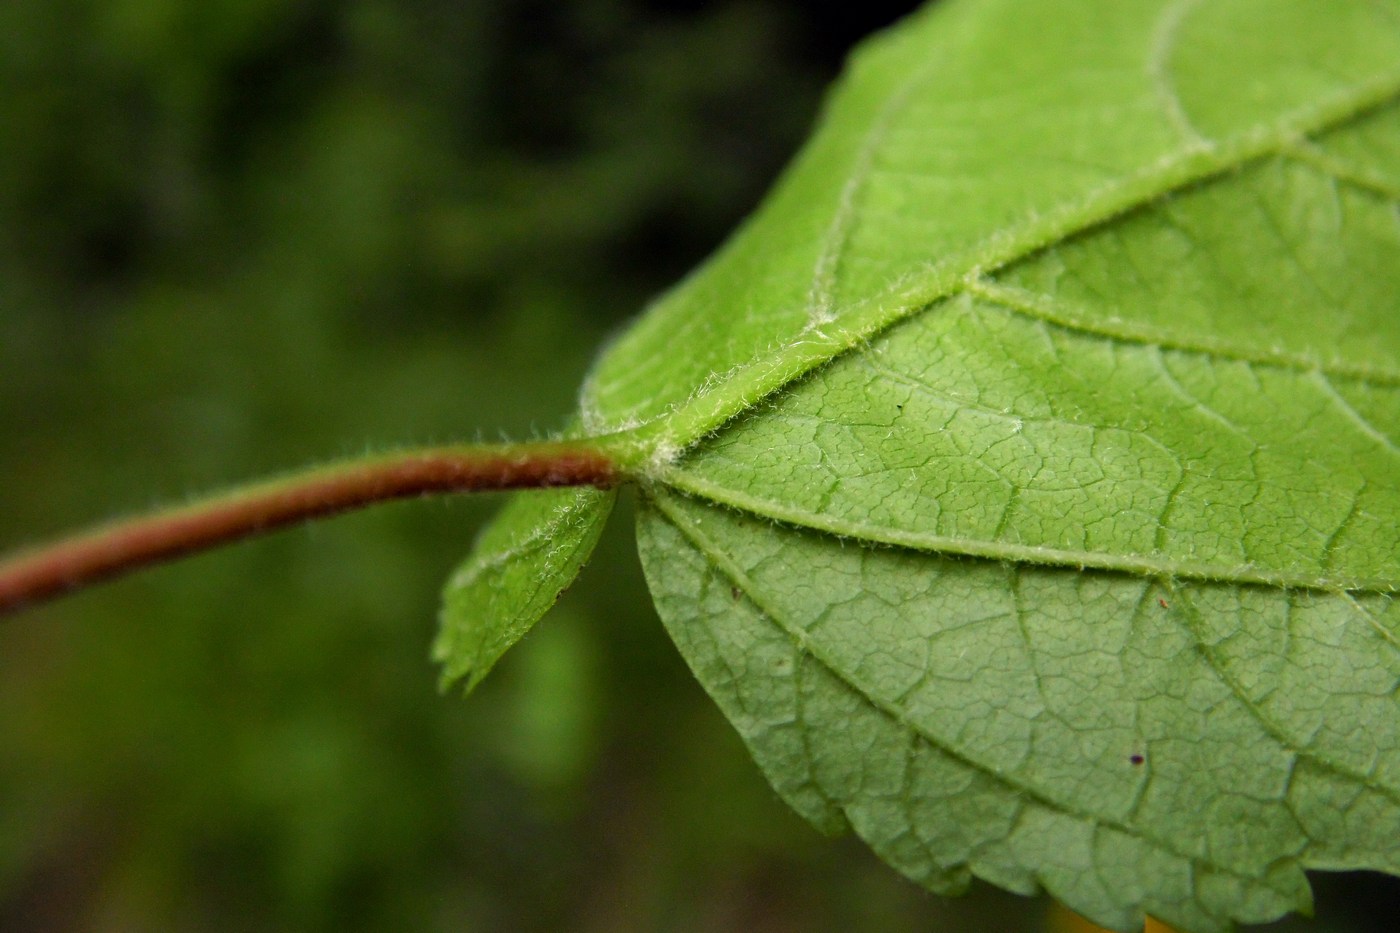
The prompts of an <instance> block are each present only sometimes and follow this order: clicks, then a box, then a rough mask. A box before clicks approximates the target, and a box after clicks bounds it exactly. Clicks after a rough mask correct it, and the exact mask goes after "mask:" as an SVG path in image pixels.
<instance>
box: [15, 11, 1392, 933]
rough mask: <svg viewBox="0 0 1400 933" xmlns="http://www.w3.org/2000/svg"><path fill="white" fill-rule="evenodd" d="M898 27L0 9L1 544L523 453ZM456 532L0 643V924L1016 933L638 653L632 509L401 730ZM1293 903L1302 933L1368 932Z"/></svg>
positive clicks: (442, 504) (136, 591) (89, 611)
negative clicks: (357, 471)
mask: <svg viewBox="0 0 1400 933" xmlns="http://www.w3.org/2000/svg"><path fill="white" fill-rule="evenodd" d="M913 5H914V4H913V3H908V2H906V3H878V2H872V3H865V4H860V5H852V7H854V8H850V7H847V6H846V5H833V6H839V8H838V9H833V10H829V11H825V12H824V13H823V14H822V15H820V16H817V15H814V13H813V11H811V10H810V9H808V5H806V4H802V3H797V2H758V0H749V2H720V3H669V4H668V3H645V2H635V0H634V2H623V0H572V2H567V3H545V2H508V0H466V2H448V0H398V2H390V0H334V2H333V0H295V2H289V0H201V2H192V0H5V2H4V3H3V4H0V547H4V548H8V547H11V546H16V545H19V544H21V543H24V542H27V541H32V540H33V539H36V538H39V537H43V536H47V535H50V534H53V533H57V532H59V531H61V530H64V529H67V528H70V527H72V526H75V525H80V524H84V523H88V522H91V521H92V520H94V519H98V518H104V517H108V516H111V515H114V514H118V513H122V512H126V511H131V510H136V509H142V508H144V507H147V506H149V505H152V504H155V503H159V502H170V501H178V500H180V499H181V498H182V497H183V496H186V495H189V494H191V493H195V492H200V491H205V490H208V489H210V488H213V487H217V486H220V485H223V484H227V483H230V482H234V481H238V480H241V479H245V478H250V477H256V476H261V475H264V474H266V473H269V472H274V471H277V470H280V469H285V468H288V467H294V466H299V465H303V464H307V463H310V462H314V461H316V460H318V459H323V458H326V457H330V456H336V455H341V454H353V453H356V452H360V451H364V450H367V449H373V448H382V447H387V446H393V445H398V444H416V443H435V442H447V441H454V440H469V439H477V438H484V439H494V438H497V437H499V436H502V435H504V436H509V437H512V438H524V437H532V436H538V435H540V434H542V433H543V432H546V431H548V430H551V429H554V428H557V427H559V426H561V425H562V424H563V423H564V421H565V419H566V418H567V416H568V415H569V413H570V411H571V409H572V407H573V399H574V393H575V391H576V387H577V385H578V384H579V382H580V380H581V379H582V377H583V374H584V372H585V371H586V369H587V366H588V364H589V361H590V359H591V357H592V355H593V353H594V351H595V348H596V347H597V346H598V345H599V344H600V343H602V342H603V341H605V340H606V339H607V338H608V335H609V334H610V333H612V332H614V331H615V330H616V329H617V328H619V327H620V326H622V325H623V324H624V322H625V321H626V320H627V319H628V318H630V317H631V316H632V315H634V314H635V313H637V312H638V311H639V310H640V309H641V307H642V306H643V305H644V304H645V302H646V301H647V299H648V298H649V297H650V296H653V295H654V294H656V293H657V292H659V291H660V290H662V289H663V288H665V287H666V286H667V285H668V284H669V283H671V282H673V281H674V280H675V279H677V278H678V277H679V276H681V275H682V274H684V272H685V271H686V270H687V269H689V268H690V267H692V266H693V265H694V264H695V263H697V262H698V261H699V260H700V259H702V258H703V257H704V255H705V254H706V253H708V252H709V251H710V250H711V249H713V247H714V246H715V245H716V244H717V243H718V242H719V241H720V240H721V239H722V238H723V237H724V235H725V234H726V233H727V231H728V230H729V229H731V228H732V227H733V226H734V224H735V223H737V222H738V220H739V219H740V218H742V217H743V215H744V214H745V213H747V212H748V211H749V210H750V209H751V208H752V207H753V205H754V204H755V203H756V202H757V200H758V199H759V198H760V197H761V195H762V193H763V191H764V189H765V188H766V186H767V185H768V184H769V183H770V182H771V180H772V178H773V177H774V175H775V174H776V173H777V171H778V170H779V169H780V168H781V166H782V164H783V163H784V161H785V160H786V159H787V158H788V156H789V155H790V154H791V152H792V151H794V150H795V148H796V147H797V146H798V145H799V144H800V141H801V139H802V137H803V136H804V134H805V132H806V130H807V128H808V126H809V124H810V123H811V121H812V119H813V117H814V114H815V112H816V108H817V104H818V101H819V99H820V95H821V91H822V89H823V88H824V87H825V85H826V84H827V83H828V82H829V81H830V80H831V79H832V78H833V77H834V75H835V74H836V72H837V70H838V68H839V65H840V62H841V59H842V57H843V56H844V54H845V51H846V50H847V49H848V48H849V46H850V45H851V44H852V43H854V42H855V41H857V40H858V39H859V38H860V37H861V36H863V35H864V34H866V33H868V32H869V31H871V30H872V29H875V28H878V27H880V26H882V25H884V24H886V23H888V22H890V21H891V20H893V19H895V18H896V17H897V16H898V15H900V14H901V13H903V12H905V11H907V10H908V9H909V8H911V7H912V6H913ZM496 504H497V502H495V501H493V500H492V499H491V498H490V497H482V498H479V499H476V500H470V501H469V500H464V499H456V500H433V501H427V502H422V503H409V504H399V505H392V506H386V507H381V508H379V509H377V510H374V511H372V512H369V513H365V514H360V515H355V516H351V517H347V518H342V519H338V520H336V521H334V522H332V523H328V524H323V525H319V526H315V527H312V528H308V529H301V530H296V531H291V532H285V533H282V534H279V535H276V536H274V537H272V538H269V539H265V540H262V541H259V542H256V543H252V544H246V545H240V546H237V547H234V548H231V549H228V550H227V551H225V552H222V553H217V554H211V555H206V556H202V557H198V558H195V559H192V560H188V561H186V562H183V563H180V564H178V565H175V566H171V567H166V568H162V569H159V570H155V571H151V572H147V573H143V574H141V575H138V576H137V577H135V578H133V579H129V580H126V581H123V582H120V583H116V584H113V585H109V586H106V587H104V588H101V589H98V590H95V591H92V592H89V593H85V594H82V595H79V596H76V597H74V598H71V599H69V600H67V601H64V602H60V603H57V604H54V605H52V606H49V607H46V608H43V609H40V610H36V611H32V612H30V613H28V614H26V615H24V616H21V617H18V618H15V619H13V620H9V621H8V622H6V623H5V624H4V625H3V627H0V929H3V930H24V931H28V930H35V931H49V930H52V931H60V930H103V931H106V930H112V931H116V930H142V931H147V930H151V931H155V930H283V929H285V930H387V929H415V930H475V929H481V930H557V929H570V930H620V929H627V930H695V931H707V930H715V931H719V930H738V929H744V930H772V931H780V930H781V931H786V930H792V931H799V930H852V929H861V930H881V931H884V930H915V929H922V930H944V929H946V930H964V929H966V930H1034V929H1040V928H1042V927H1043V926H1044V924H1045V922H1046V921H1045V916H1046V905H1045V904H1044V903H1043V902H1041V901H1027V900H1024V899H1020V898H1014V897H1011V896H1009V895H1003V894H999V893H997V892H992V891H989V890H987V889H985V888H977V889H975V890H974V893H973V895H972V896H971V897H969V898H966V899H963V900H959V901H944V900H941V899H938V898H934V897H931V896H928V895H926V894H924V893H923V892H921V891H919V890H918V889H916V888H915V887H914V886H913V885H910V884H908V883H906V882H904V881H903V880H901V879H900V878H899V877H897V876H896V875H895V874H894V873H893V872H891V871H889V870H888V869H886V868H884V867H883V866H882V865H880V863H878V861H876V860H875V858H874V857H873V856H872V855H870V854H869V853H868V852H867V851H866V850H865V849H864V848H863V847H862V846H861V845H860V844H858V843H856V842H854V841H852V840H849V839H846V840H838V841H832V840H827V839H824V838H822V837H820V836H819V835H817V833H816V832H815V831H813V830H811V829H810V828H809V827H807V826H806V825H805V824H804V823H802V822H801V821H800V820H799V819H798V818H797V817H795V816H793V815H792V814H790V813H789V812H788V811H787V809H786V808H785V807H784V806H783V805H782V803H781V802H780V801H779V800H778V799H777V798H776V796H775V795H774V794H773V792H772V791H771V790H769V789H768V787H767V786H766V784H765V783H764V782H763V780H762V778H761V777H760V776H759V774H758V772H757V770H756V769H755V768H754V767H753V766H752V764H751V763H750V762H749V760H748V758H747V755H746V754H745V752H744V750H743V748H742V746H741V745H740V743H739V742H738V740H737V738H736V737H735V736H734V735H733V734H732V733H731V731H730V730H729V728H728V726H727V725H726V724H725V723H724V722H723V720H722V718H721V717H720V715H719V713H718V711H717V710H715V709H714V707H713V706H712V705H711V704H710V703H709V701H708V700H707V699H706V698H705V696H704V695H703V693H702V692H701V691H700V689H699V688H698V686H696V684H695V683H694V681H693V680H692V679H691V678H690V675H689V674H688V672H687V671H686V669H685V667H684V665H683V663H682V662H681V661H680V660H679V658H678V656H677V655H676V653H675V651H674V650H673V649H672V648H671V646H670V645H669V643H668V642H667V641H666V640H665V636H664V633H663V632H662V630H661V628H660V626H659V624H658V623H657V621H656V619H655V618H654V615H653V611H652V609H651V605H650V602H649V600H648V598H647V596H646V594H645V591H644V587H643V584H642V581H641V577H640V572H639V570H638V567H637V563H636V559H635V556H634V554H633V552H632V544H631V530H630V527H629V522H628V520H627V518H628V516H627V515H626V514H625V513H626V511H627V509H625V508H624V509H623V514H619V515H617V516H615V517H614V521H613V523H612V527H611V528H610V531H609V534H608V536H607V537H606V538H605V540H604V543H603V545H602V547H601V548H600V551H599V554H598V555H597V556H596V557H595V559H594V561H593V563H592V565H591V566H590V567H589V568H588V570H587V571H586V572H585V575H584V577H583V579H582V580H581V581H580V582H579V583H578V584H577V585H576V586H575V587H574V588H573V589H572V590H571V591H570V592H569V594H568V595H567V596H566V598H565V599H564V601H563V602H562V603H561V605H560V606H559V608H558V609H557V610H556V611H555V612H554V613H553V614H551V615H550V616H549V617H548V618H547V619H546V620H545V622H544V623H542V624H541V625H540V627H539V628H538V629H536V631H535V632H534V633H532V635H531V636H530V637H529V638H527V639H526V640H525V642H523V643H522V645H521V646H519V647H518V648H517V649H516V650H515V651H514V652H512V653H511V654H510V655H508V656H507V658H506V659H505V660H504V661H503V662H502V663H501V665H500V666H499V667H498V668H497V669H496V671H495V672H494V673H493V674H492V676H491V677H490V678H489V679H488V680H487V682H486V683H485V684H484V685H483V686H482V688H481V689H480V690H479V691H478V692H477V693H476V694H475V695H473V696H472V697H471V698H470V699H469V700H467V701H463V700H461V699H460V698H459V697H457V696H455V695H454V696H447V697H444V696H440V695H439V694H438V692H437V689H436V672H435V671H434V670H433V668H432V666H431V665H430V664H429V662H428V660H427V657H428V646H429V643H430V641H431V639H432V635H433V630H434V625H435V618H434V617H435V613H436V600H437V592H438V588H439V586H440V585H441V582H442V581H443V580H444V579H445V578H446V576H447V574H448V572H449V571H450V569H451V567H452V566H453V565H454V564H455V563H456V562H457V561H458V560H459V559H460V558H461V557H462V556H463V555H464V554H465V552H466V551H467V549H468V548H469V546H470V544H471V541H472V539H473V537H474V535H475V534H476V532H477V530H478V529H479V528H480V527H481V524H482V522H483V521H484V520H485V518H486V516H488V515H489V513H490V510H491V509H492V508H494V507H495V505H496ZM1367 892H1371V893H1370V894H1369V895H1368V893H1367ZM1322 893H1323V894H1324V902H1323V905H1322V908H1321V910H1322V913H1323V916H1324V917H1325V918H1327V921H1328V923H1327V924H1326V925H1325V926H1317V927H1314V929H1335V930H1364V929H1371V928H1370V927H1367V926H1366V925H1365V922H1364V921H1363V920H1362V919H1360V918H1361V916H1362V914H1363V913H1364V911H1361V909H1360V908H1357V909H1356V910H1351V909H1350V908H1349V907H1348V906H1347V905H1348V904H1358V903H1360V902H1361V901H1362V900H1364V898H1365V897H1367V896H1372V897H1377V898H1384V897H1387V896H1392V895H1388V894H1387V893H1386V889H1385V888H1384V887H1383V886H1380V885H1378V884H1376V883H1374V882H1368V881H1366V880H1365V879H1364V878H1363V879H1361V880H1359V881H1357V880H1352V881H1349V882H1345V883H1343V884H1342V885H1340V886H1339V885H1338V884H1337V883H1329V884H1327V885H1325V886H1324V888H1323V891H1322ZM1334 902H1335V903H1334ZM1392 903H1393V902H1392ZM1353 914H1354V915H1355V916H1353ZM1375 929H1380V927H1376V928H1375Z"/></svg>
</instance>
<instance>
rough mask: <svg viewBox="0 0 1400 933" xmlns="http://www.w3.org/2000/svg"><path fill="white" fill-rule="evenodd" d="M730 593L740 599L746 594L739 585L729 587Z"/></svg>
mask: <svg viewBox="0 0 1400 933" xmlns="http://www.w3.org/2000/svg"><path fill="white" fill-rule="evenodd" d="M729 595H730V596H733V597H734V598H735V599H738V598H739V597H740V596H743V595H744V594H743V592H742V591H741V590H740V589H739V588H738V587H737V586H731V587H730V588H729Z"/></svg>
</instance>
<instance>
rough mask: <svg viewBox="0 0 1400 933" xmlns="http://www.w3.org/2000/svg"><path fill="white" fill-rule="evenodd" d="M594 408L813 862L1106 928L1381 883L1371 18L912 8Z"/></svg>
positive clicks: (610, 371) (1389, 268) (672, 300)
mask: <svg viewBox="0 0 1400 933" xmlns="http://www.w3.org/2000/svg"><path fill="white" fill-rule="evenodd" d="M583 417H584V422H585V424H586V426H587V427H588V429H589V430H590V431H591V432H592V433H594V434H597V435H604V434H610V433H614V434H619V435H620V436H619V437H617V438H615V439H614V440H613V441H612V442H613V443H615V444H617V445H618V447H617V449H619V450H621V449H624V448H625V449H626V450H627V451H628V453H627V454H626V459H627V460H628V462H629V464H630V465H631V467H632V468H633V469H634V471H635V472H636V473H637V475H638V478H639V480H640V481H641V483H642V485H643V488H644V492H645V498H646V503H645V504H644V507H643V509H642V510H641V512H640V517H639V542H640V548H641V553H642V558H643V564H644V566H645V569H646V573H647V578H648V580H649V583H650V586H651V588H652V590H653V593H654V594H655V597H656V601H657V606H658V609H659V611H660V614H661V617H662V620H663V622H664V623H665V624H666V626H667V628H668V629H669V631H670V632H671V634H672V637H673V638H674V639H675V641H676V643H677V645H678V646H679V647H680V649H681V651H682V653H683V654H684V655H685V657H686V659H687V660H688V662H689V663H690V665H691V667H692V668H693V669H694V671H695V673H696V675H697V677H698V678H699V679H700V681H701V682H702V683H703V684H704V686H705V687H706V689H707V690H708V691H709V692H710V693H711V694H712V695H713V696H714V697H715V699H716V700H717V702H718V703H719V705H720V706H721V708H722V709H723V710H724V712H725V714H726V715H727V716H728V717H729V718H730V719H731V720H732V721H733V722H734V724H735V725H736V727H737V728H738V729H739V731H740V733H741V734H742V735H743V737H744V739H745V740H746V741H747V742H748V744H749V746H750V748H751V749H752V750H753V753H754V755H755V757H756V759H757V760H758V762H759V764H760V766H761V767H762V768H763V770H764V772H765V773H766V774H767V776H768V777H769V779H770V780H771V781H772V782H773V784H774V786H775V787H776V788H777V789H778V791H779V792H780V793H781V794H782V795H783V796H784V798H785V799H787V800H788V801H789V802H790V803H791V804H792V805H793V806H794V807H795V808H796V809H797V810H798V811H799V812H801V813H803V814H804V815H806V816H807V817H808V818H809V819H811V820H812V821H813V822H814V823H816V824H817V825H818V826H819V827H822V828H824V829H827V830H832V831H835V830H838V829H840V828H842V827H843V826H846V825H849V826H850V827H852V828H854V830H855V831H856V832H857V833H859V834H860V835H861V836H863V837H864V838H865V839H866V840H867V841H868V842H869V843H870V844H871V845H872V847H873V848H874V849H875V850H876V851H877V852H879V854H880V855H881V856H882V857H883V858H885V859H886V860H887V861H888V862H890V863H891V864H892V865H894V866H895V867H896V868H898V869H899V870H900V871H903V872H904V873H906V874H907V875H909V876H910V877H911V878H914V879H916V880H918V881H920V882H922V883H924V884H926V885H928V886H929V887H931V888H933V889H934V890H937V891H956V890H958V889H959V888H961V887H962V886H964V885H965V884H966V883H967V880H968V878H969V877H970V876H971V875H977V876H980V877H982V878H985V879H987V880H989V881H992V882H994V883H996V884H999V885H1002V886H1003V887H1006V888H1009V889H1011V890H1013V891H1021V892H1030V891H1034V890H1036V889H1038V888H1044V889H1047V890H1049V891H1050V892H1051V893H1053V894H1054V895H1055V896H1056V897H1058V898H1060V899H1061V900H1062V901H1063V902H1064V903H1066V904H1067V905H1068V906H1070V907H1072V908H1074V909H1075V910H1078V911H1080V912H1082V913H1084V914H1086V915H1088V916H1089V917H1091V918H1093V919H1095V920H1096V921H1098V922H1099V923H1101V924H1104V925H1106V926H1109V927H1112V928H1115V929H1120V930H1130V929H1134V928H1136V927H1137V926H1138V925H1140V924H1141V922H1142V917H1143V914H1144V913H1150V914H1153V915H1156V916H1158V917H1160V918H1162V919H1164V920H1166V921H1167V922H1169V923H1172V924H1175V925H1176V926H1178V927H1180V928H1182V929H1183V930H1191V931H1213V930H1223V929H1227V928H1229V926H1230V925H1231V923H1232V922H1233V921H1243V922H1259V921H1264V920H1268V919H1271V918H1273V917H1276V916H1278V915H1280V914H1281V913H1284V912H1286V911H1289V910H1306V909H1308V907H1309V903H1310V894H1309V889H1308V885H1307V880H1306V877H1305V875H1304V870H1305V869H1308V868H1320V869H1349V868H1371V869H1379V870H1384V871H1390V872H1400V847H1397V846H1396V843H1395V841H1396V840H1397V839H1400V609H1397V608H1396V607H1395V603H1394V602H1393V601H1392V595H1393V594H1394V593H1396V592H1397V591H1400V543H1398V542H1397V532H1396V530H1397V528H1400V2H1396V0H1338V2H1330V3H1326V4H1323V3H1318V2H1316V0H1198V2H1191V0H1170V2H1151V0H1081V2H1078V3H1074V4H1064V3H1054V2H1050V0H949V2H945V3H939V4H937V5H934V6H931V7H930V8H928V9H926V10H925V11H924V12H922V13H920V14H918V15H917V16H916V17H913V18H911V19H910V20H908V21H906V22H905V23H904V24H902V25H901V26H900V27H898V28H897V29H894V30H891V31H890V32H888V33H886V34H884V35H883V36H881V37H879V38H877V39H876V40H875V41H873V42H870V43H867V44H866V45H865V46H864V47H863V48H862V49H861V50H860V51H859V52H858V54H857V55H856V56H855V58H854V59H853V61H852V63H851V66H850V69H849V72H848V74H847V75H846V77H845V78H844V79H843V81H842V83H841V84H840V86H839V87H838V89H837V91H836V92H835V94H834V96H833V98H832V100H831V102H830V105H829V107H828V109H827V111H826V113H825V116H824V118H823V121H822V124H821V126H820V128H819V130H818V132H817V134H816V136H815V138H814V139H813V140H812V142H811V143H810V144H809V145H808V147H807V148H806V150H805V151H804V152H803V154H802V155H801V156H800V157H799V159H798V160H797V162H796V164H795V165H794V166H793V168H792V169H791V170H790V171H789V172H788V174H787V175H786V176H785V177H784V179H783V180H782V182H781V183H780V184H779V186H778V188H777V190H776V191H775V192H774V193H773V195H772V196H771V197H770V199H769V200H768V201H767V202H766V203H765V205H764V206H763V207H762V209H761V210H760V211H759V212H758V214H757V215H756V216H755V217H754V218H753V219H752V220H751V221H749V222H748V223H747V224H746V225H745V227H744V228H743V229H742V230H741V231H740V232H739V233H738V234H737V235H736V236H735V238H734V239H733V240H731V241H730V242H729V243H728V244H727V245H726V246H725V247H724V248H723V249H722V250H721V251H720V252H719V253H718V254H717V255H716V256H715V257H714V258H713V259H712V260H711V261H710V262H709V263H708V264H706V265H705V266H704V267H702V268H701V269H700V270H699V271H698V272H697V273H695V274H694V275H693V276H692V277H691V278H689V279H688V280H687V281H685V282H684V283H682V285H681V286H679V287H678V288H677V289H676V290H675V291H673V292H672V293H670V294H669V295H667V296H665V297H664V298H662V299H661V300H660V301H659V302H658V303H657V304H656V305H655V306H654V307H653V308H652V309H651V310H650V311H649V312H648V314H647V315H646V316H645V317H644V318H642V319H641V320H640V321H639V322H638V323H637V325H636V326H635V327H634V328H633V329H632V330H631V331H630V332H629V333H627V334H626V335H624V336H623V337H622V338H621V339H620V340H619V341H618V342H617V343H616V344H615V345H614V346H613V347H612V348H611V349H610V350H609V351H608V353H607V354H606V355H605V356H604V357H603V359H602V360H601V361H600V363H599V365H598V367H597V369H596V370H595V372H594V373H593V375H592V377H591V378H590V381H589V383H588V385H587V387H586V390H585V393H584V398H583Z"/></svg>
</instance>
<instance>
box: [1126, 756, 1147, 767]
mask: <svg viewBox="0 0 1400 933" xmlns="http://www.w3.org/2000/svg"><path fill="white" fill-rule="evenodd" d="M1128 760H1129V761H1131V762H1132V763H1133V764H1135V765H1140V764H1142V763H1143V762H1144V761H1146V760H1147V759H1146V758H1144V757H1142V756H1141V755H1129V756H1128Z"/></svg>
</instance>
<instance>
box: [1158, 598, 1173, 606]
mask: <svg viewBox="0 0 1400 933" xmlns="http://www.w3.org/2000/svg"><path fill="white" fill-rule="evenodd" d="M1157 605H1159V606H1161V607H1162V608H1163V609H1170V608H1171V607H1170V606H1168V605H1167V601H1166V600H1165V599H1163V598H1162V597H1160V596H1158V597H1157Z"/></svg>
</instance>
